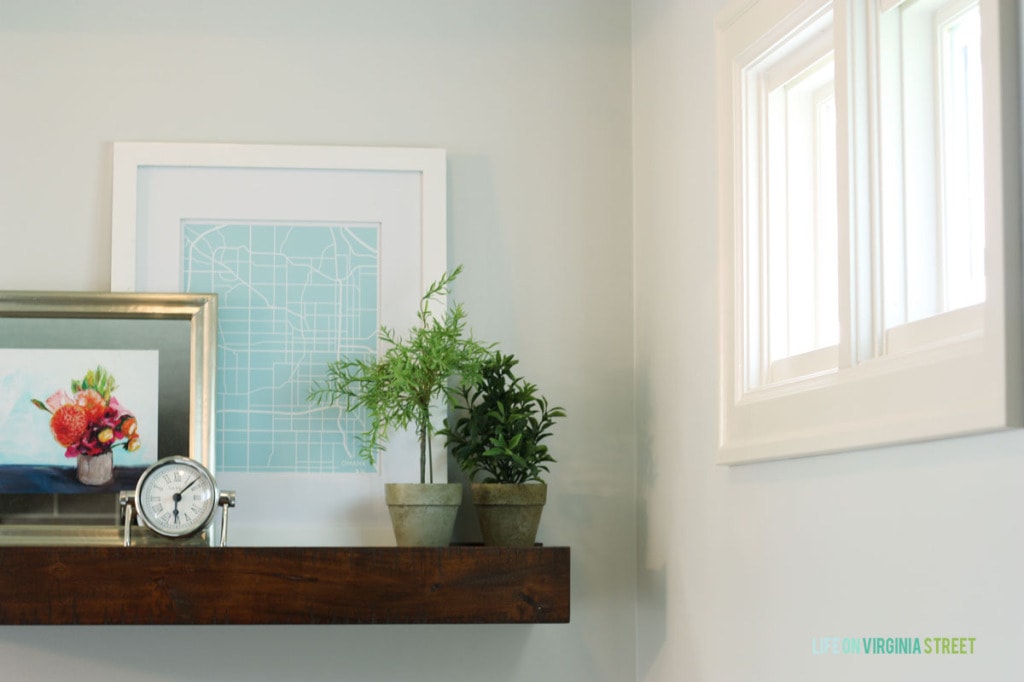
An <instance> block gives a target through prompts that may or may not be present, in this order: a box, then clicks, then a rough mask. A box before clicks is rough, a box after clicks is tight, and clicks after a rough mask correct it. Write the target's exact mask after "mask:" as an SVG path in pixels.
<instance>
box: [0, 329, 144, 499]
mask: <svg viewBox="0 0 1024 682" xmlns="http://www.w3.org/2000/svg"><path fill="white" fill-rule="evenodd" d="M54 352H61V351H47V350H28V351H17V350H11V349H3V350H0V429H2V431H0V432H2V433H7V434H11V433H19V434H22V435H21V437H20V438H12V437H10V436H6V437H0V492H18V493H50V492H54V493H79V492H100V491H112V490H124V489H130V488H132V487H134V485H135V482H136V481H137V480H138V477H139V475H140V474H141V473H142V471H143V470H144V469H145V467H146V466H148V464H150V463H152V462H153V461H155V460H156V450H155V448H154V447H146V444H147V443H148V442H149V441H150V440H151V439H152V440H154V441H155V439H156V424H157V421H156V402H157V397H156V395H157V394H156V391H157V381H158V365H157V361H158V354H157V353H156V352H151V351H119V352H117V353H116V354H114V355H115V357H107V358H106V359H105V361H104V362H102V363H94V364H90V365H87V366H88V367H90V368H89V369H86V370H84V371H83V370H79V371H78V372H77V375H72V377H73V378H71V379H70V380H68V379H67V378H65V379H64V380H63V381H61V382H60V383H57V381H58V380H57V379H55V378H51V377H53V375H54V373H55V371H57V370H54V369H53V366H54V365H61V366H70V365H69V363H68V362H67V358H59V360H60V362H57V360H58V358H57V356H54V355H52V353H54ZM66 352H67V353H70V354H71V355H72V356H78V357H82V355H83V353H84V354H85V355H87V356H88V355H91V356H95V355H97V354H101V355H109V354H108V353H98V352H97V351H91V352H90V351H84V352H83V351H78V350H74V351H66ZM12 355H17V356H18V358H20V362H19V361H18V359H15V358H14V357H12ZM79 366H81V364H80V365H79ZM111 366H118V367H119V370H118V371H122V372H123V373H122V374H121V376H124V377H130V378H131V380H132V386H130V387H129V386H125V387H123V388H122V387H121V386H119V383H118V381H117V379H115V374H114V371H113V370H111V369H110V368H109V367H111ZM65 377H67V374H65ZM78 377H80V378H78ZM61 384H63V385H61ZM33 393H34V395H33ZM36 396H43V397H36ZM26 412H30V413H34V414H31V416H29V415H28V414H26Z"/></svg>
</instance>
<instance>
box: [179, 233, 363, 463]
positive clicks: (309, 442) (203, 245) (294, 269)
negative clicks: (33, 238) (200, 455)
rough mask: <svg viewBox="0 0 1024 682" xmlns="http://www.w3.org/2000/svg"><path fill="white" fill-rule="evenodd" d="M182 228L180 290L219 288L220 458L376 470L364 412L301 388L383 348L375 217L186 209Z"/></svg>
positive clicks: (233, 460) (218, 433) (217, 289)
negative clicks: (249, 216) (197, 217)
mask: <svg viewBox="0 0 1024 682" xmlns="http://www.w3.org/2000/svg"><path fill="white" fill-rule="evenodd" d="M182 239H183V242H182V247H183V248H182V275H183V280H184V281H183V285H184V291H187V292H197V293H198V292H215V293H216V294H217V295H218V312H217V315H218V338H217V454H216V457H217V469H218V470H219V471H238V472H288V473H360V472H367V471H372V470H373V467H372V466H370V465H369V464H367V463H366V462H365V461H364V460H362V459H360V458H359V456H358V451H359V441H358V435H359V434H360V433H362V432H363V431H365V430H366V427H367V417H366V415H365V414H361V413H352V414H350V413H347V412H346V411H345V410H343V409H338V408H332V409H323V408H320V407H317V406H315V405H312V404H310V403H309V402H308V401H307V400H306V396H307V395H308V394H309V389H310V385H311V383H312V382H313V380H315V379H321V378H323V377H324V375H325V373H326V368H327V363H328V362H330V361H332V360H337V359H338V358H339V357H365V358H368V357H372V356H373V354H375V353H376V350H377V329H378V326H379V325H378V300H379V291H378V289H379V285H378V273H379V267H378V263H379V251H380V250H379V241H378V240H379V232H378V229H377V226H375V225H366V224H336V225H322V224H315V225H311V224H301V223H300V224H278V223H239V222H223V221H217V222H212V221H205V222H204V221H185V222H184V223H183V226H182Z"/></svg>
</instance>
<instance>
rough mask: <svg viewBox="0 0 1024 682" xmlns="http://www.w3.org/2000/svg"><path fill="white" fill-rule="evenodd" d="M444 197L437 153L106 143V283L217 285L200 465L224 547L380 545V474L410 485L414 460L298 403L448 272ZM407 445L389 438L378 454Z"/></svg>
mask: <svg viewBox="0 0 1024 682" xmlns="http://www.w3.org/2000/svg"><path fill="white" fill-rule="evenodd" d="M445 201H446V199H445V154H444V151H443V150H437V149H394V148H382V149H377V148H359V147H356V148H353V147H282V146H263V145H199V144H194V145H193V144H185V145H181V144H147V143H118V144H115V145H114V222H113V227H112V248H113V250H114V253H115V254H125V253H129V254H132V253H133V254H134V256H135V257H134V259H123V260H131V261H132V267H124V266H123V260H122V262H121V263H119V265H118V267H117V268H115V269H113V270H112V273H111V288H112V289H114V290H118V291H183V292H211V293H216V294H217V296H218V307H219V310H218V314H219V315H218V317H219V319H218V333H217V346H218V371H217V377H216V384H217V389H216V402H217V410H216V446H215V450H216V457H215V466H216V472H217V478H218V481H219V482H220V483H221V485H223V486H224V487H226V488H230V489H234V490H235V491H236V492H237V495H238V506H237V509H236V510H235V512H234V513H233V514H232V536H233V542H240V543H242V544H287V545H302V544H307V545H316V544H329V545H336V544H359V545H375V544H393V542H394V540H393V535H392V532H391V527H390V521H389V518H388V515H387V508H386V505H385V504H384V501H383V483H384V482H385V481H413V480H417V479H418V472H417V471H416V470H415V464H416V462H415V458H410V457H402V456H395V457H389V456H388V452H387V451H385V452H384V453H383V455H382V457H381V458H380V459H379V460H378V462H377V465H376V466H370V465H368V464H367V463H366V462H365V461H364V460H362V459H360V458H359V457H358V454H357V453H358V449H359V443H358V435H359V434H360V433H361V432H362V431H364V430H365V428H366V417H365V415H362V414H359V413H352V414H350V413H347V412H345V411H344V410H343V409H340V408H338V407H334V408H323V407H318V406H315V405H312V404H310V403H309V402H308V401H307V399H306V397H307V395H308V394H309V390H310V386H311V384H312V382H313V381H314V380H316V379H321V378H322V377H323V375H324V373H325V371H326V367H327V363H328V362H330V361H333V360H336V359H338V358H339V357H358V356H363V357H366V356H372V355H374V354H376V353H377V352H378V341H377V332H378V330H379V328H380V327H381V325H386V326H388V327H392V328H394V329H397V330H399V332H400V333H402V332H404V330H406V329H408V328H409V327H411V326H412V325H413V324H414V323H415V322H416V319H415V311H416V309H417V305H418V301H419V299H420V297H421V296H422V293H423V292H424V291H425V287H426V286H427V285H428V284H429V282H431V281H434V280H435V279H437V278H438V277H439V276H440V275H441V274H442V273H443V272H444V271H445V269H446V249H447V246H446V215H445ZM416 447H417V446H416V444H415V440H414V437H413V436H412V435H411V434H399V435H398V436H397V437H396V438H395V439H393V440H392V441H390V442H389V445H388V450H394V449H397V448H416ZM435 452H436V453H437V455H436V457H435V460H436V461H435V463H434V468H435V476H437V477H439V478H438V479H437V480H445V479H446V460H445V456H444V448H443V447H437V448H436V449H435ZM269 496H273V497H272V498H271V497H269ZM261 499H274V500H275V501H277V502H278V504H275V505H273V506H272V507H271V505H261V504H260V500H261ZM282 500H287V503H286V504H283V505H282V504H280V502H281V501H282ZM282 507H284V508H285V509H288V510H289V513H287V514H286V515H284V516H281V515H280V514H279V513H278V514H275V515H272V514H271V513H270V511H269V510H270V509H271V508H273V509H274V510H280V509H281V508H282Z"/></svg>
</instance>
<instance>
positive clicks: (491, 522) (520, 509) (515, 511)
mask: <svg viewBox="0 0 1024 682" xmlns="http://www.w3.org/2000/svg"><path fill="white" fill-rule="evenodd" d="M471 489H472V493H473V504H474V505H475V506H476V513H477V516H478V517H479V519H480V532H481V534H482V535H483V538H484V544H485V545H495V546H499V547H532V546H533V544H534V543H535V542H536V540H537V528H538V527H539V526H540V515H541V512H542V511H544V503H545V502H546V501H547V498H548V486H547V484H544V483H521V484H509V483H474V484H473V485H472V486H471Z"/></svg>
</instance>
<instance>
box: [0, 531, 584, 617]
mask: <svg viewBox="0 0 1024 682" xmlns="http://www.w3.org/2000/svg"><path fill="white" fill-rule="evenodd" d="M569 568H570V551H569V548H568V547H540V546H537V547H527V548H511V547H480V546H455V545H453V546H450V547H411V548H406V547H403V548H397V547H258V548H257V547H226V548H208V547H185V546H181V547H179V546H174V547H128V548H125V547H0V624H2V625H114V624H117V625H172V624H180V625H213V624H225V625H229V624H230V625H271V624H343V623H361V624H371V623H375V624H385V623H567V622H569V592H570V589H569V587H570V584H569Z"/></svg>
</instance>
